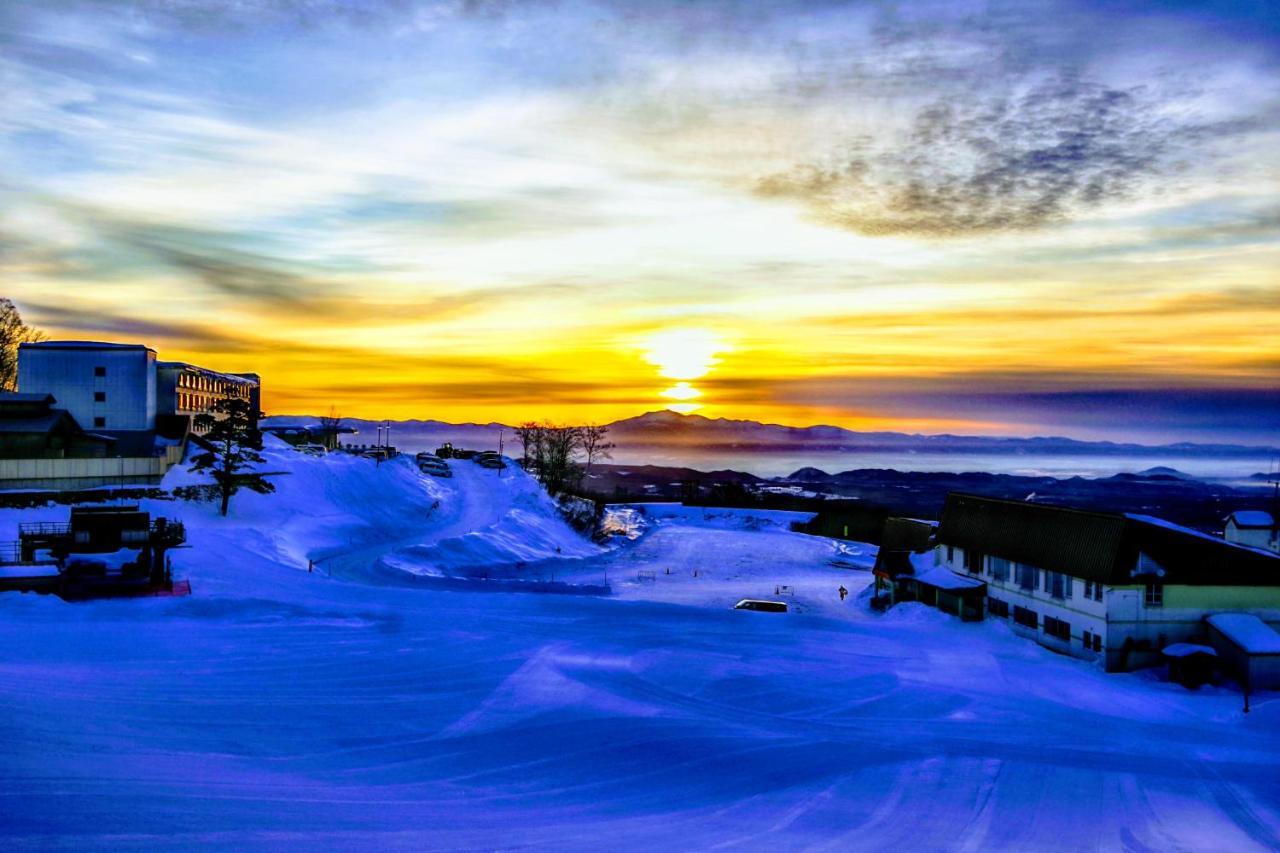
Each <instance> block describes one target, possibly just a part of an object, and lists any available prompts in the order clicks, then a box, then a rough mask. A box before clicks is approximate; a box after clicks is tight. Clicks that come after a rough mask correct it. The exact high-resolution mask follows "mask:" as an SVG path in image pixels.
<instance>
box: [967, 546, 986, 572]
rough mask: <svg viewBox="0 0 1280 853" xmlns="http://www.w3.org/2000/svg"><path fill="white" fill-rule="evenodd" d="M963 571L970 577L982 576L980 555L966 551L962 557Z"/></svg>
mask: <svg viewBox="0 0 1280 853" xmlns="http://www.w3.org/2000/svg"><path fill="white" fill-rule="evenodd" d="M964 570H965V571H966V572H968V573H969V574H971V575H980V574H982V554H981V553H979V552H977V551H966V552H965V555H964Z"/></svg>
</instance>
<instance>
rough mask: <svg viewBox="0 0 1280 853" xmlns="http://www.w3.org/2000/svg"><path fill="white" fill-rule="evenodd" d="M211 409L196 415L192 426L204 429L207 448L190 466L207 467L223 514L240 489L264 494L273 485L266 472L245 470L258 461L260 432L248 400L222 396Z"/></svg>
mask: <svg viewBox="0 0 1280 853" xmlns="http://www.w3.org/2000/svg"><path fill="white" fill-rule="evenodd" d="M213 413H214V414H219V415H223V417H221V418H219V417H215V416H214V414H209V413H204V414H199V415H196V416H195V418H194V425H195V427H196V429H198V430H202V431H204V439H205V441H206V442H208V443H209V445H210V449H209V450H206V451H204V452H203V453H201V454H199V455H197V456H196V457H195V458H194V459H193V460H191V463H192V464H191V470H192V471H196V472H204V471H207V472H208V473H209V474H210V475H211V476H212V477H213V481H214V483H215V484H216V485H217V487H218V491H219V492H220V493H221V495H222V514H223V515H226V514H227V508H228V506H229V505H230V503H231V496H232V495H234V494H235V493H236V492H238V491H240V490H241V489H248V490H249V491H251V492H257V493H258V494H262V495H267V494H270V493H272V492H274V491H275V490H276V487H275V486H274V485H273V484H271V483H269V482H267V480H266V475H264V474H259V473H256V472H253V471H247V470H245V469H247V468H248V467H249V466H251V465H256V464H259V463H261V462H262V454H261V453H259V452H258V451H259V450H261V449H262V433H261V431H259V429H258V424H257V417H258V415H259V414H261V413H260V412H254V411H253V410H252V408H251V406H250V403H249V401H248V400H243V399H240V398H237V397H225V398H223V399H221V400H218V401H217V402H216V403H214V404H213Z"/></svg>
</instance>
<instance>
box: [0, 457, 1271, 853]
mask: <svg viewBox="0 0 1280 853" xmlns="http://www.w3.org/2000/svg"><path fill="white" fill-rule="evenodd" d="M362 476H363V475H362ZM378 476H383V474H379V475H378ZM415 500H416V498H415ZM517 503H518V501H517ZM265 505H266V504H263V506H265ZM377 511H378V512H379V513H383V512H389V511H390V509H389V508H387V507H385V506H384V507H380V508H378V510H377ZM465 515H466V513H465V512H464V513H462V515H460V516H459V517H462V516H465ZM507 517H509V514H507V513H499V514H498V517H495V518H494V519H493V522H492V524H491V525H490V527H497V528H498V529H499V530H498V535H499V537H500V538H501V536H505V535H506V533H504V532H503V524H504V523H508V522H503V521H502V519H503V518H507ZM473 518H474V517H473ZM7 520H8V518H7V517H6V519H5V521H6V522H7ZM447 523H448V522H442V525H445V524H447ZM442 529H443V527H442ZM557 535H558V534H557ZM451 538H455V537H454V536H452V535H451V536H446V537H444V539H442V540H441V541H445V540H448V539H451ZM205 541H206V543H212V542H214V539H213V538H212V534H210V535H208V536H207V537H206V539H205ZM545 544H546V543H544V545H545ZM208 547H212V545H209V546H208ZM530 547H531V546H530ZM228 553H229V552H228ZM195 556H196V555H194V554H192V555H190V556H188V557H187V559H188V560H193V559H194V558H195ZM833 558H838V559H839V560H840V561H841V562H844V563H849V562H851V561H852V562H857V561H858V560H859V559H861V560H862V561H863V562H865V560H866V559H867V555H865V554H864V555H861V556H860V557H859V555H851V554H838V553H837V551H836V547H835V546H834V545H833V544H832V543H830V542H827V541H824V540H819V539H815V538H810V537H805V536H801V535H798V534H793V533H790V532H789V531H787V530H786V527H785V524H784V523H782V522H780V521H778V520H776V519H774V520H770V519H764V520H751V521H745V520H743V519H741V518H739V519H737V520H734V519H731V518H716V517H711V518H702V517H693V516H690V517H685V518H670V519H668V520H666V521H663V522H661V523H659V524H657V525H655V526H654V527H653V528H652V529H651V531H650V532H649V533H648V534H647V535H646V536H645V537H643V538H641V539H640V540H638V541H637V542H634V543H630V544H628V545H626V546H623V547H622V548H620V549H618V550H616V551H613V552H610V553H607V554H603V555H601V556H598V557H594V558H588V562H589V563H591V565H589V566H587V565H584V564H583V563H582V561H572V562H571V564H570V567H568V568H566V571H580V572H584V573H589V572H591V571H595V570H597V569H599V570H602V571H603V570H607V571H608V572H609V573H610V576H611V581H613V582H614V583H615V588H616V589H617V590H618V595H616V596H614V597H612V598H584V597H567V596H551V595H541V596H539V595H526V594H485V593H458V592H441V591H434V590H429V589H416V588H397V587H386V586H371V585H365V584H359V583H353V582H339V581H335V580H327V579H324V578H320V577H317V576H315V575H311V576H309V575H307V574H306V573H305V572H304V571H298V570H297V568H296V567H291V566H290V565H286V564H285V563H282V562H272V561H267V560H263V559H262V558H258V559H257V560H256V561H255V560H253V559H250V558H249V556H248V552H247V551H246V552H245V556H244V557H243V558H242V559H225V560H222V561H219V562H218V563H217V564H208V565H205V564H201V565H196V564H195V563H192V564H191V570H190V571H191V574H192V576H193V578H194V581H193V583H194V587H195V589H196V590H197V594H196V595H194V596H192V597H190V598H186V599H168V600H165V599H154V600H146V601H118V602H94V603H88V604H79V605H68V604H65V603H62V602H60V601H57V600H52V599H48V598H35V597H32V596H18V595H7V596H0V649H3V650H4V651H3V655H2V656H0V848H3V849H22V848H25V847H40V848H46V847H51V846H54V847H56V846H71V847H89V846H92V847H104V846H117V847H123V848H140V847H147V848H153V847H168V848H178V847H181V848H192V847H195V848H222V849H244V848H246V847H259V848H261V847H266V848H280V847H285V846H291V847H299V848H302V849H326V848H327V849H353V848H359V849H371V848H374V849H404V850H423V849H476V850H481V849H483V850H488V849H541V850H565V849H580V850H600V849H627V850H632V849H655V848H656V849H670V848H676V849H713V848H726V849H752V850H758V849H788V850H789V849H808V850H850V849H884V848H899V849H911V850H991V849H1008V850H1051V849H1052V850H1057V849H1079V850H1093V849H1103V850H1128V851H1138V850H1152V851H1156V850H1159V851H1164V850H1177V849H1189V850H1269V849H1276V848H1277V847H1278V846H1280V773H1278V772H1277V770H1276V768H1277V767H1278V766H1280V698H1278V697H1275V696H1274V695H1273V696H1268V697H1263V698H1262V699H1261V701H1259V702H1258V703H1257V706H1256V708H1255V711H1254V713H1252V714H1250V715H1248V716H1247V717H1245V716H1243V715H1242V714H1241V713H1240V702H1239V696H1238V694H1236V693H1233V692H1229V691H1226V690H1214V689H1206V690H1202V691H1200V692H1198V693H1189V692H1186V691H1184V690H1182V689H1181V688H1177V687H1173V686H1170V685H1167V684H1164V683H1162V682H1160V681H1158V680H1155V679H1154V678H1149V677H1142V676H1108V675H1105V674H1104V673H1102V672H1100V671H1098V670H1097V669H1095V668H1093V667H1091V666H1089V665H1085V664H1081V663H1077V662H1075V661H1071V660H1067V659H1063V658H1060V657H1057V656H1054V655H1052V654H1051V653H1049V652H1047V651H1046V650H1044V649H1041V648H1039V647H1037V646H1034V645H1032V644H1028V643H1026V642H1023V641H1019V640H1017V639H1014V638H1012V637H1010V636H1009V635H1008V634H1007V633H1006V631H1005V629H1004V627H1003V626H1002V625H999V624H994V623H989V624H983V625H968V624H961V623H959V622H956V621H954V620H952V619H950V618H948V617H945V616H943V615H941V614H938V613H936V612H933V611H928V610H925V609H923V608H912V607H906V608H899V609H897V610H895V611H894V612H891V613H890V614H887V615H885V616H876V615H873V614H871V613H869V612H868V611H866V610H865V608H863V607H862V606H861V605H859V604H857V603H856V602H855V601H853V600H852V599H851V600H850V601H848V602H845V603H843V604H842V603H840V602H839V600H838V598H837V597H835V596H834V588H835V586H836V585H838V584H839V583H845V584H846V585H847V586H848V587H849V588H850V589H854V590H855V591H856V589H857V588H858V585H857V584H856V583H854V581H856V580H861V581H862V582H863V583H865V581H866V579H867V577H868V576H867V574H866V573H865V572H859V571H852V570H849V569H842V568H836V567H833V566H832V565H831V561H832V559H833ZM695 565H696V566H699V567H701V569H700V572H699V576H698V577H697V578H694V577H693V575H692V568H693V567H694V566H695ZM668 567H671V568H673V573H672V574H671V575H666V574H664V573H663V572H664V570H665V569H666V568H668ZM641 571H654V572H655V579H654V580H652V581H649V580H644V581H641V580H637V579H636V575H637V573H638V572H641ZM215 577H216V579H215ZM776 583H789V584H793V585H794V586H795V593H796V594H795V597H794V599H793V602H794V603H795V605H796V607H795V610H794V611H793V612H791V613H787V614H760V613H746V612H735V611H732V610H729V609H728V607H727V603H729V602H731V600H736V598H737V597H742V596H743V595H754V594H762V593H763V592H767V591H771V590H772V585H773V584H776Z"/></svg>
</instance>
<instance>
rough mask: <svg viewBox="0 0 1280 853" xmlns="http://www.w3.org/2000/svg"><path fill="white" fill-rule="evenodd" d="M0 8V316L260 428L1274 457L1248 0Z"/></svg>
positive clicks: (1275, 21)
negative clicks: (817, 437) (222, 378)
mask: <svg viewBox="0 0 1280 853" xmlns="http://www.w3.org/2000/svg"><path fill="white" fill-rule="evenodd" d="M1160 7H1161V4H1156V3H1145V2H1137V0H1134V2H1127V1H1126V0H1106V1H1105V2H1104V0H1096V2H1044V3H1000V2H990V3H966V2H963V0H961V1H960V2H955V1H954V0H947V2H937V3H928V2H922V3H836V2H796V0H787V2H781V1H780V2H746V0H743V2H729V0H724V2H662V0H656V1H655V0H644V2H641V0H628V1H627V2H624V1H623V0H601V2H595V3H580V2H551V3H539V2H529V3H522V2H517V1H516V0H511V2H483V0H473V2H457V1H455V2H421V3H417V2H410V0H388V2H382V3H374V2H370V3H355V2H336V0H295V2H287V0H286V2H276V3H268V2H265V0H263V2H257V1H256V0H236V2H225V3H218V2H194V0H190V2H189V1H188V0H164V2H161V0H154V2H127V0H122V2H112V3H105V2H103V3H95V2H63V0H42V2H31V3H14V2H6V3H0V277H2V279H3V288H2V289H0V295H3V296H8V297H9V298H12V299H13V300H14V301H15V302H17V304H18V306H19V308H20V309H21V310H22V311H23V315H24V317H25V318H26V319H27V320H28V321H29V322H31V323H33V324H34V325H36V326H38V327H40V328H42V329H44V330H45V331H46V332H48V333H49V334H50V335H51V336H53V337H75V338H91V339H101V340H116V341H131V342H132V341H136V342H144V343H147V344H150V345H151V346H152V347H154V348H155V349H157V350H158V351H159V353H160V355H161V357H162V358H174V359H177V358H180V359H186V360H191V361H195V362H198V363H200V364H204V365H206V366H209V367H215V368H222V369H229V370H239V371H243V370H253V371H256V372H258V373H260V374H261V375H262V376H263V382H264V389H265V393H264V397H265V399H264V405H265V407H266V408H267V409H268V411H269V412H272V413H285V412H288V413H303V412H311V413H319V412H324V411H326V410H328V408H329V406H330V405H331V404H332V405H336V406H337V408H338V410H339V411H340V412H341V413H343V414H346V415H352V416H362V417H389V418H409V417H423V418H440V419H445V420H477V421H488V420H492V419H501V420H506V421H515V420H524V419H528V418H532V417H549V418H554V419H557V420H561V421H585V420H598V421H607V420H612V419H615V418H620V417H627V416H630V415H636V414H640V413H642V412H645V411H650V410H654V409H661V408H665V407H671V408H676V409H677V410H679V411H697V412H698V413H700V414H706V415H709V416H727V417H742V418H755V419H761V420H769V421H775V422H783V423H792V424H800V425H804V424H813V423H833V424H839V425H843V426H848V427H852V428H860V429H861V428H868V429H901V430H908V431H923V432H942V431H951V432H968V433H998V434H1060V435H1071V436H1077V437H1084V438H1109V439H1117V440H1140V441H1148V442H1150V441H1177V440H1199V441H1239V442H1250V443H1280V426H1278V424H1280V11H1278V8H1280V7H1277V5H1276V4H1275V3H1272V2H1266V0H1238V2H1220V3H1216V4H1214V3H1208V4H1196V3H1191V2H1176V3H1168V4H1163V8H1164V9H1165V11H1153V10H1155V9H1157V8H1160Z"/></svg>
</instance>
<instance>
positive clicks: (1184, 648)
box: [1164, 643, 1218, 658]
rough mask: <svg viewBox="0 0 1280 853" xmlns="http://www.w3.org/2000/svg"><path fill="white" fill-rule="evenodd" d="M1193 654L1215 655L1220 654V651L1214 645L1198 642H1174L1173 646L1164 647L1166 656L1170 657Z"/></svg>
mask: <svg viewBox="0 0 1280 853" xmlns="http://www.w3.org/2000/svg"><path fill="white" fill-rule="evenodd" d="M1191 655H1213V656H1214V657H1217V656H1218V652H1217V650H1216V649H1214V648H1213V647H1212V646H1202V645H1199V644H1198V643H1174V644H1173V645H1171V646H1165V647H1164V656H1165V657H1169V658H1185V657H1190V656H1191Z"/></svg>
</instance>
